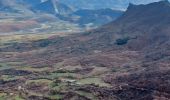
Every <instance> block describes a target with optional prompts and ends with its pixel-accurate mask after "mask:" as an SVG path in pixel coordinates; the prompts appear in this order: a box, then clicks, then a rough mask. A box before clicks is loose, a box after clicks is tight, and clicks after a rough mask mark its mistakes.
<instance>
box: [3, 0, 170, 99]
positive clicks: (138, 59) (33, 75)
mask: <svg viewBox="0 0 170 100" xmlns="http://www.w3.org/2000/svg"><path fill="white" fill-rule="evenodd" d="M169 24H170V3H169V2H168V1H167V0H165V1H160V2H154V3H151V4H147V5H133V4H130V5H129V7H128V9H127V11H126V12H125V13H124V14H123V15H122V16H121V17H119V18H118V19H117V20H115V21H113V22H111V23H109V24H106V25H103V26H101V27H99V28H97V29H93V30H90V31H86V32H82V33H75V34H70V35H67V36H51V37H49V38H41V39H38V40H29V41H21V42H15V41H14V42H12V43H5V44H4V45H1V47H0V52H2V53H0V62H1V63H0V66H1V67H0V68H1V70H0V75H2V76H3V77H2V79H1V80H0V90H1V91H2V92H3V95H5V96H4V98H7V97H8V96H6V95H8V93H14V96H12V97H15V96H19V97H21V98H24V99H28V100H34V99H35V100H44V99H45V100H46V99H47V100H55V99H63V100H70V99H73V100H94V99H95V100H169V99H170V91H169V90H170V89H169V86H170V84H169V81H170V73H169V71H170V69H169V66H170V63H169V60H170V52H169V50H170V25H169ZM1 39H2V40H3V39H4V38H1ZM10 41H11V40H10ZM7 66H8V67H7ZM21 77H22V78H21ZM19 87H20V88H19ZM16 88H18V89H16Z"/></svg>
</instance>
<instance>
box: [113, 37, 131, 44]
mask: <svg viewBox="0 0 170 100" xmlns="http://www.w3.org/2000/svg"><path fill="white" fill-rule="evenodd" d="M128 40H129V38H127V37H126V38H120V39H117V40H116V45H125V44H127V43H128Z"/></svg>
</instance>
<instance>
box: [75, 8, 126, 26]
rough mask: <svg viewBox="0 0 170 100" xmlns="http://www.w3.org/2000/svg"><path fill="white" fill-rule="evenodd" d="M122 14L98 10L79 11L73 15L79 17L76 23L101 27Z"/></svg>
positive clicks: (110, 10)
mask: <svg viewBox="0 0 170 100" xmlns="http://www.w3.org/2000/svg"><path fill="white" fill-rule="evenodd" d="M122 14H123V11H119V10H112V9H109V8H107V9H98V10H89V9H81V10H77V11H76V12H74V13H73V15H76V16H79V17H80V18H79V19H78V23H80V24H82V25H85V24H89V23H92V24H94V25H103V24H106V23H109V22H111V21H113V20H115V19H117V18H118V17H119V16H121V15H122Z"/></svg>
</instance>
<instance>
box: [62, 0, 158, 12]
mask: <svg viewBox="0 0 170 100" xmlns="http://www.w3.org/2000/svg"><path fill="white" fill-rule="evenodd" d="M59 1H60V2H62V3H64V4H67V5H72V7H74V8H76V9H101V8H112V9H118V10H125V9H126V8H127V7H128V5H129V3H134V4H147V3H151V2H156V1H160V0H100V1H99V0H59Z"/></svg>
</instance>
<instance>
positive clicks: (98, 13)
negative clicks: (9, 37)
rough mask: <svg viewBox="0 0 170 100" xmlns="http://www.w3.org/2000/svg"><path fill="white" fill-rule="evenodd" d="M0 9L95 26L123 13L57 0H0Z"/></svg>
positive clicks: (3, 11)
mask: <svg viewBox="0 0 170 100" xmlns="http://www.w3.org/2000/svg"><path fill="white" fill-rule="evenodd" d="M103 3H104V2H103ZM0 11H1V12H2V14H3V13H8V15H10V14H15V15H16V14H20V15H22V16H23V17H26V16H36V15H42V14H50V15H52V16H55V17H56V18H59V19H60V20H62V21H68V22H70V23H75V24H79V25H80V26H88V27H89V25H90V27H91V26H92V27H96V26H100V25H103V24H106V23H108V22H110V21H113V20H115V19H116V18H118V17H119V16H120V15H121V14H122V13H123V11H119V10H112V9H111V8H107V9H97V10H96V9H74V7H73V5H71V4H66V3H63V2H61V1H58V0H13V1H10V0H1V1H0ZM15 17H17V15H16V16H15Z"/></svg>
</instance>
